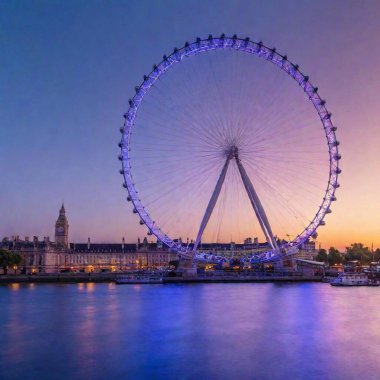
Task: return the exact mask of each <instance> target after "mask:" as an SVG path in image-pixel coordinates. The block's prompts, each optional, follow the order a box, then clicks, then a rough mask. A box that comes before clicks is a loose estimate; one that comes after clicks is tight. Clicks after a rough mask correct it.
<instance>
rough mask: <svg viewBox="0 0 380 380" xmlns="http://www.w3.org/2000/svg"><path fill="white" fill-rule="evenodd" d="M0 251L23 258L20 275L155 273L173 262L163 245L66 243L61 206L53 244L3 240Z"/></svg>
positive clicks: (15, 238)
mask: <svg viewBox="0 0 380 380" xmlns="http://www.w3.org/2000/svg"><path fill="white" fill-rule="evenodd" d="M0 248H2V249H7V250H9V251H13V252H18V253H20V254H21V256H22V257H23V264H22V265H21V266H20V268H17V272H21V273H26V274H29V273H60V272H101V271H103V272H104V271H125V270H134V269H154V268H160V267H161V268H162V267H169V266H170V262H172V261H176V260H177V259H178V258H177V255H176V253H175V252H170V251H168V250H167V249H165V248H164V247H162V245H160V244H157V243H149V242H148V241H147V239H146V238H145V239H144V240H143V242H142V243H141V242H140V239H139V240H138V242H137V244H128V243H125V240H124V238H123V239H122V241H121V243H120V244H115V243H112V244H98V243H91V241H90V238H88V241H87V243H80V244H76V243H69V223H68V220H67V217H66V210H65V207H64V205H62V207H61V209H60V211H59V216H58V219H57V221H56V223H55V241H50V238H49V237H44V238H43V239H42V240H40V239H39V238H38V237H37V236H34V237H33V239H29V237H27V236H26V237H25V238H24V239H23V240H22V239H20V237H19V236H18V235H16V236H12V238H8V237H5V238H3V239H2V241H1V242H0Z"/></svg>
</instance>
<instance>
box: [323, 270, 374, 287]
mask: <svg viewBox="0 0 380 380" xmlns="http://www.w3.org/2000/svg"><path fill="white" fill-rule="evenodd" d="M330 285H332V286H380V282H379V281H378V280H373V279H369V278H368V276H367V275H366V274H365V273H340V274H339V276H338V277H337V278H336V279H334V280H333V281H331V283H330Z"/></svg>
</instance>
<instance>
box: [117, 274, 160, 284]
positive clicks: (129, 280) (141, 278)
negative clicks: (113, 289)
mask: <svg viewBox="0 0 380 380" xmlns="http://www.w3.org/2000/svg"><path fill="white" fill-rule="evenodd" d="M115 282H116V284H119V285H121V284H162V282H163V277H162V276H161V275H157V274H150V275H148V274H139V275H129V276H120V277H117V278H116V279H115Z"/></svg>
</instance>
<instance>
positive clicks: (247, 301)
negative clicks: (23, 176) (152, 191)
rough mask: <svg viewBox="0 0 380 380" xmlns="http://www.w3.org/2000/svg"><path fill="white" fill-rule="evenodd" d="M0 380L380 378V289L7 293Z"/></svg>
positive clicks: (96, 287)
mask: <svg viewBox="0 0 380 380" xmlns="http://www.w3.org/2000/svg"><path fill="white" fill-rule="evenodd" d="M0 302H1V311H0V327H1V329H0V348H1V351H0V352H1V355H0V378H1V379H2V380H8V379H12V380H17V379H23V380H24V379H49V380H51V379H230V378H240V380H242V379H338V380H339V379H345V380H346V379H357V378H363V379H379V378H380V360H379V358H380V329H379V326H380V307H379V306H380V289H379V288H371V287H363V288H333V287H331V286H329V285H328V284H198V285H139V286H128V285H124V286H116V285H114V284H76V285H75V284H72V285H71V284H70V285H69V284H67V285H63V284H60V285H32V286H31V285H18V284H16V285H15V284H14V285H10V286H1V287H0Z"/></svg>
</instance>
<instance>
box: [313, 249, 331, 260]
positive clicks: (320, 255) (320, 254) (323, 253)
mask: <svg viewBox="0 0 380 380" xmlns="http://www.w3.org/2000/svg"><path fill="white" fill-rule="evenodd" d="M315 260H316V261H321V262H324V263H327V262H328V260H327V252H326V250H325V249H323V248H322V249H320V250H319V252H318V254H317V256H315Z"/></svg>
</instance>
